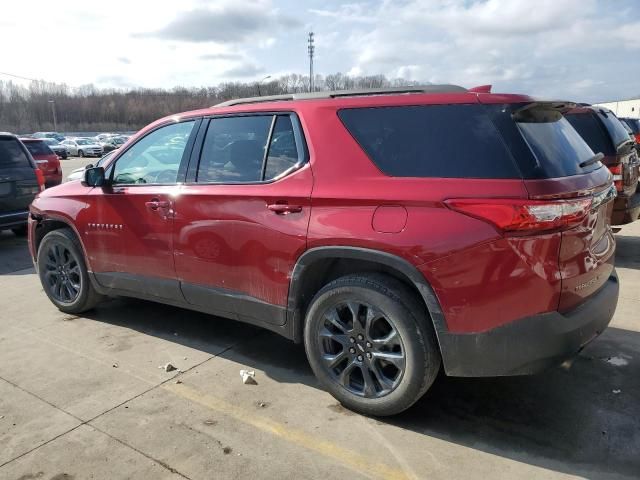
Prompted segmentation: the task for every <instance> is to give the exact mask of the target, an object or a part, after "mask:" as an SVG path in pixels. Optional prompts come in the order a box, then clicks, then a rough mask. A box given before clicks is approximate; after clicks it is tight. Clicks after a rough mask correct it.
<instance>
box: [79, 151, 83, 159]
mask: <svg viewBox="0 0 640 480" xmlns="http://www.w3.org/2000/svg"><path fill="white" fill-rule="evenodd" d="M78 156H79V157H80V158H83V157H84V152H83V151H82V150H78Z"/></svg>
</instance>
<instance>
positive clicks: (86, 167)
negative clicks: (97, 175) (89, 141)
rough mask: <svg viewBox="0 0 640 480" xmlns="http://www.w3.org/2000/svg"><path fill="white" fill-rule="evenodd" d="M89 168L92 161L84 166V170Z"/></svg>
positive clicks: (91, 166)
mask: <svg viewBox="0 0 640 480" xmlns="http://www.w3.org/2000/svg"><path fill="white" fill-rule="evenodd" d="M90 168H93V163H88V164H86V165H85V166H84V169H85V170H89V169H90Z"/></svg>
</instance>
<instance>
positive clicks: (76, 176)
mask: <svg viewBox="0 0 640 480" xmlns="http://www.w3.org/2000/svg"><path fill="white" fill-rule="evenodd" d="M113 153H114V152H109V153H107V154H106V155H105V156H104V157H102V158H100V159H99V160H98V161H97V162H96V163H95V165H94V164H92V163H89V164H88V165H86V166H84V167H81V168H76V169H75V170H73V171H72V172H71V173H70V174H69V176H68V177H67V181H68V182H70V181H72V180H81V179H82V178H83V177H84V172H85V170H87V169H88V168H93V167H100V166H103V165H104V164H105V163H106V162H107V161H108V160H109V159H110V158H111V157H112V156H113Z"/></svg>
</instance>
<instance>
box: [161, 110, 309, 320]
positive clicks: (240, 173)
mask: <svg viewBox="0 0 640 480" xmlns="http://www.w3.org/2000/svg"><path fill="white" fill-rule="evenodd" d="M201 134H202V136H203V137H204V141H203V142H202V146H201V148H200V147H199V146H196V148H194V155H193V157H192V160H191V163H190V166H189V170H190V171H189V173H188V177H187V183H186V184H185V185H184V186H183V187H182V189H181V192H180V195H179V196H178V197H177V198H176V200H175V212H176V214H175V220H174V229H175V236H174V245H175V246H174V250H175V262H176V271H177V274H178V277H179V279H180V281H181V287H182V291H183V293H184V295H185V298H186V299H187V301H189V302H190V303H192V304H195V305H200V306H203V307H206V308H207V309H209V310H212V311H220V312H221V313H225V314H226V315H229V314H231V316H236V317H240V318H243V319H247V320H248V321H251V319H254V320H255V319H256V318H258V319H259V320H262V321H266V322H270V323H275V324H278V325H281V324H283V323H284V311H285V306H286V303H287V294H288V289H289V272H291V270H292V269H293V265H294V263H295V261H296V259H297V258H298V256H299V255H300V254H301V253H302V252H303V251H304V249H305V247H306V240H307V228H308V225H309V217H310V211H311V202H310V197H311V188H312V175H311V170H310V166H309V165H308V163H307V162H306V147H305V142H304V139H303V137H302V130H301V128H300V124H299V122H298V119H297V117H296V116H295V115H294V114H289V113H279V114H271V113H267V114H254V115H240V116H227V117H217V118H213V119H211V120H210V121H209V123H208V125H206V124H203V126H202V128H201Z"/></svg>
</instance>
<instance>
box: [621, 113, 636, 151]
mask: <svg viewBox="0 0 640 480" xmlns="http://www.w3.org/2000/svg"><path fill="white" fill-rule="evenodd" d="M620 121H621V122H624V124H625V125H627V126H628V127H629V129H631V132H632V133H633V136H634V138H635V141H636V150H637V151H638V154H640V120H639V119H637V118H620Z"/></svg>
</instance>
